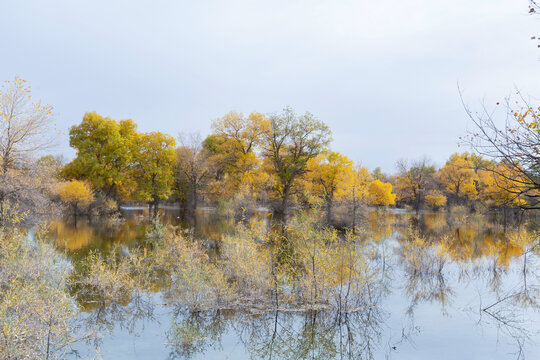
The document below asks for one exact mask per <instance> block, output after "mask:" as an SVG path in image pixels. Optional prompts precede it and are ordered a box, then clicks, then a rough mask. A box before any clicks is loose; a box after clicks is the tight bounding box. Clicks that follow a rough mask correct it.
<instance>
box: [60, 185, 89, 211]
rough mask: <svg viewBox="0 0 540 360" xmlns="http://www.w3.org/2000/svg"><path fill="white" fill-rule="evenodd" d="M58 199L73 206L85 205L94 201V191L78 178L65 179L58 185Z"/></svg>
mask: <svg viewBox="0 0 540 360" xmlns="http://www.w3.org/2000/svg"><path fill="white" fill-rule="evenodd" d="M57 192H58V196H59V197H60V200H62V202H64V203H66V204H70V205H73V206H74V207H79V206H87V205H90V204H91V203H92V201H94V193H93V191H92V189H91V188H90V186H89V185H88V183H86V182H84V181H79V180H72V181H65V182H62V183H60V184H59V185H58V188H57Z"/></svg>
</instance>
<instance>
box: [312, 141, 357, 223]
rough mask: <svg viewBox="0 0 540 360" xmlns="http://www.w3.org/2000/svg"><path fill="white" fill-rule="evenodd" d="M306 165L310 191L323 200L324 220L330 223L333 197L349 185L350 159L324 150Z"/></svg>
mask: <svg viewBox="0 0 540 360" xmlns="http://www.w3.org/2000/svg"><path fill="white" fill-rule="evenodd" d="M307 167H308V173H307V178H308V184H309V185H310V186H309V187H310V189H311V192H312V193H313V194H314V195H315V196H317V197H319V198H321V199H322V200H323V201H324V205H325V208H326V221H327V222H328V223H330V222H331V220H332V210H333V206H334V199H335V197H336V196H341V195H342V194H343V193H344V192H345V188H346V187H347V186H349V184H348V183H347V182H348V181H350V180H351V172H352V161H351V160H350V159H349V158H347V157H346V156H345V155H342V154H340V153H337V152H334V151H325V152H322V153H321V154H319V155H317V156H316V157H314V158H312V159H311V160H310V161H308V166H307Z"/></svg>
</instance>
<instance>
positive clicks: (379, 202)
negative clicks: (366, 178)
mask: <svg viewBox="0 0 540 360" xmlns="http://www.w3.org/2000/svg"><path fill="white" fill-rule="evenodd" d="M368 203H369V204H371V205H376V206H387V205H394V204H395V203H396V194H394V193H392V184H390V183H385V182H382V181H381V180H378V179H377V180H374V181H372V182H370V183H369V185H368Z"/></svg>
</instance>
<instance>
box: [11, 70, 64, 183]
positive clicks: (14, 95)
mask: <svg viewBox="0 0 540 360" xmlns="http://www.w3.org/2000/svg"><path fill="white" fill-rule="evenodd" d="M52 120H53V107H52V106H51V105H46V104H42V103H41V101H37V102H33V101H32V96H31V91H30V86H28V85H26V80H23V79H20V78H15V79H14V80H13V81H6V83H5V86H4V87H3V88H2V89H1V90H0V161H1V166H2V172H3V173H4V174H5V173H6V172H7V170H8V169H9V168H11V167H14V166H17V164H18V162H20V161H21V160H22V159H24V158H26V157H28V156H31V155H32V154H33V153H35V152H36V151H39V150H43V149H46V148H48V147H50V146H51V145H52V144H53V138H52V137H51V136H49V134H50V131H49V130H50V126H51V125H52Z"/></svg>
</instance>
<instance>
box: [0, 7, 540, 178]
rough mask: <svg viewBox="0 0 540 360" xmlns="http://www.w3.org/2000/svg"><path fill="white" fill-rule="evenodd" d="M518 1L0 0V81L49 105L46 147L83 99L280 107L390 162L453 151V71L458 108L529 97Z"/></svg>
mask: <svg viewBox="0 0 540 360" xmlns="http://www.w3.org/2000/svg"><path fill="white" fill-rule="evenodd" d="M527 13H528V3H527V0H474V1H471V0H437V1H433V0H407V1H403V0H386V1H373V0H369V1H368V0H356V1H350V0H328V1H319V0H310V1H296V0H287V1H280V0H274V1H257V0H238V1H237V0H228V1H206V0H198V1H173V0H169V1H165V0H152V1H138V0H137V1H136V0H130V1H120V0H106V1H101V0H92V1H89V0H88V1H86V0H85V1H82V0H81V1H73V0H64V1H59V0H48V1H47V2H44V1H40V0H36V1H25V0H17V1H16V0H12V1H11V0H0V34H1V40H0V80H10V79H13V78H14V77H15V76H19V77H21V78H23V79H26V80H27V81H28V83H30V84H31V86H32V93H33V95H34V96H35V97H36V98H37V99H41V100H42V101H44V102H46V103H48V104H51V105H53V106H54V108H55V114H56V116H55V122H56V126H57V127H58V128H60V130H61V131H62V134H63V135H62V137H61V139H60V141H59V144H58V146H57V147H56V148H55V149H53V150H52V152H53V153H55V154H64V155H65V156H66V158H68V159H69V158H72V157H73V156H74V155H75V152H74V150H73V149H70V148H69V139H68V134H69V128H70V127H71V126H73V125H76V124H78V123H80V121H81V120H82V117H83V115H84V113H85V112H88V111H97V112H98V113H100V114H102V115H105V116H110V117H111V118H113V119H115V120H121V119H128V118H131V119H133V120H134V121H135V122H136V123H137V124H138V126H139V130H140V131H145V132H146V131H162V132H165V133H168V134H170V135H173V136H177V135H178V134H179V133H192V132H200V133H201V134H202V135H203V136H205V135H207V134H208V133H209V132H210V130H211V129H210V126H211V123H212V121H213V120H215V119H217V118H218V117H220V116H223V115H225V114H226V113H227V112H229V111H231V110H235V111H239V112H243V113H244V114H249V113H250V112H252V111H257V112H262V113H277V112H280V111H281V110H282V109H283V108H284V107H285V106H291V107H293V108H294V109H295V110H296V111H297V112H298V113H303V112H306V111H309V112H311V113H313V114H314V115H316V116H317V117H318V118H319V119H321V120H323V121H324V122H325V123H326V124H328V125H329V126H330V128H331V130H332V134H333V142H332V145H331V146H332V149H333V150H335V151H339V152H342V153H344V154H346V155H347V156H349V157H350V158H351V159H353V160H354V161H356V162H358V163H361V164H362V165H364V166H367V167H368V168H370V169H373V168H375V167H377V166H380V167H381V168H382V169H383V171H385V172H387V173H392V172H395V170H396V168H395V164H396V161H397V160H399V159H403V158H408V159H416V158H420V157H423V156H427V157H429V158H430V159H432V160H433V162H434V163H435V164H437V165H439V166H440V165H443V164H444V162H445V161H446V159H447V158H448V157H449V155H450V154H451V153H453V152H456V151H464V150H467V149H465V148H463V147H461V148H459V147H458V142H459V136H462V135H464V134H465V133H466V131H467V129H468V128H470V127H471V124H470V122H469V121H468V119H467V116H466V113H465V111H464V109H463V105H462V103H461V100H460V94H459V91H458V84H459V88H460V89H461V92H462V95H463V98H464V100H465V102H466V103H467V104H468V105H469V106H471V107H472V108H473V109H475V108H479V107H480V105H481V104H482V103H485V104H486V106H488V107H491V106H493V107H495V103H496V102H497V101H501V100H502V99H504V98H505V97H506V96H508V95H511V94H512V93H513V92H514V91H515V90H516V89H519V90H520V91H521V92H522V93H523V94H525V95H526V96H529V97H530V98H531V99H532V100H533V102H534V101H536V100H540V82H539V81H538V79H539V75H540V61H539V59H540V48H537V42H535V41H534V40H531V37H532V36H534V35H540V16H536V17H535V16H530V15H528V14H527ZM538 102H540V101H538ZM539 105H540V104H539ZM497 111H499V113H500V112H501V111H502V110H500V109H499V110H497Z"/></svg>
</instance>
